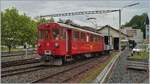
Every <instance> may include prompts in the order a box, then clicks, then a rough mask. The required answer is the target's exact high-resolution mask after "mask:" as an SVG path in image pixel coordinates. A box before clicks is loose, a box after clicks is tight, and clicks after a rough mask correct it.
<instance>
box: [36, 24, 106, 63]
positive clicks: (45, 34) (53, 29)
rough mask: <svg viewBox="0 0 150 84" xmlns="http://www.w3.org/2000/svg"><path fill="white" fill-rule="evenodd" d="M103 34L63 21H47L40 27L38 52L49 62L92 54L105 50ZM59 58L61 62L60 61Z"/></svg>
mask: <svg viewBox="0 0 150 84" xmlns="http://www.w3.org/2000/svg"><path fill="white" fill-rule="evenodd" d="M104 46H105V44H104V38H103V36H102V35H101V34H99V33H95V32H92V31H88V30H85V29H81V28H77V27H73V26H70V25H66V24H62V23H45V24H41V25H39V27H38V54H39V55H40V56H41V59H43V60H44V61H46V62H47V63H49V62H51V61H50V60H51V59H52V60H54V59H55V60H57V63H56V64H62V62H63V60H65V61H67V59H69V58H71V59H72V58H74V57H75V56H77V55H81V54H82V55H83V56H84V55H85V56H90V55H91V54H94V53H100V52H103V51H104ZM58 60H59V63H58Z"/></svg>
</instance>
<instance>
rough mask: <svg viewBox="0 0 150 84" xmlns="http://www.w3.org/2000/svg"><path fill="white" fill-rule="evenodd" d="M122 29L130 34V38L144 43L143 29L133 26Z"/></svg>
mask: <svg viewBox="0 0 150 84" xmlns="http://www.w3.org/2000/svg"><path fill="white" fill-rule="evenodd" d="M121 31H122V32H123V33H125V34H127V35H128V36H129V40H134V41H135V42H137V43H143V41H144V40H143V32H142V31H141V29H133V28H132V27H124V28H123V29H121Z"/></svg>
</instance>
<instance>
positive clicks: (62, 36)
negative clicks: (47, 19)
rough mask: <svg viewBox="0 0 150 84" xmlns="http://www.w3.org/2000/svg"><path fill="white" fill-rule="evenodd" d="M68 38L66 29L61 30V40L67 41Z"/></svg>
mask: <svg viewBox="0 0 150 84" xmlns="http://www.w3.org/2000/svg"><path fill="white" fill-rule="evenodd" d="M65 38H66V31H65V29H63V28H62V29H61V39H65Z"/></svg>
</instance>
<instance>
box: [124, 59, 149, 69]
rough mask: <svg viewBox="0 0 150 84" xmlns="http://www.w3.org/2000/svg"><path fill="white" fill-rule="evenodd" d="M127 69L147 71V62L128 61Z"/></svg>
mask: <svg viewBox="0 0 150 84" xmlns="http://www.w3.org/2000/svg"><path fill="white" fill-rule="evenodd" d="M127 69H136V70H146V71H148V63H146V62H138V61H128V63H127Z"/></svg>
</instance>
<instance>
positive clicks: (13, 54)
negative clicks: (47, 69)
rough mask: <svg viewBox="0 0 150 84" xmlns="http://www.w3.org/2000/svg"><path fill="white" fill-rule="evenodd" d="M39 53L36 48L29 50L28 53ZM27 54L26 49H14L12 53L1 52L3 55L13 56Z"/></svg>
mask: <svg viewBox="0 0 150 84" xmlns="http://www.w3.org/2000/svg"><path fill="white" fill-rule="evenodd" d="M31 54H37V52H36V50H33V51H28V55H31ZM22 55H25V51H14V52H11V53H10V54H9V53H8V52H1V57H11V56H22Z"/></svg>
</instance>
